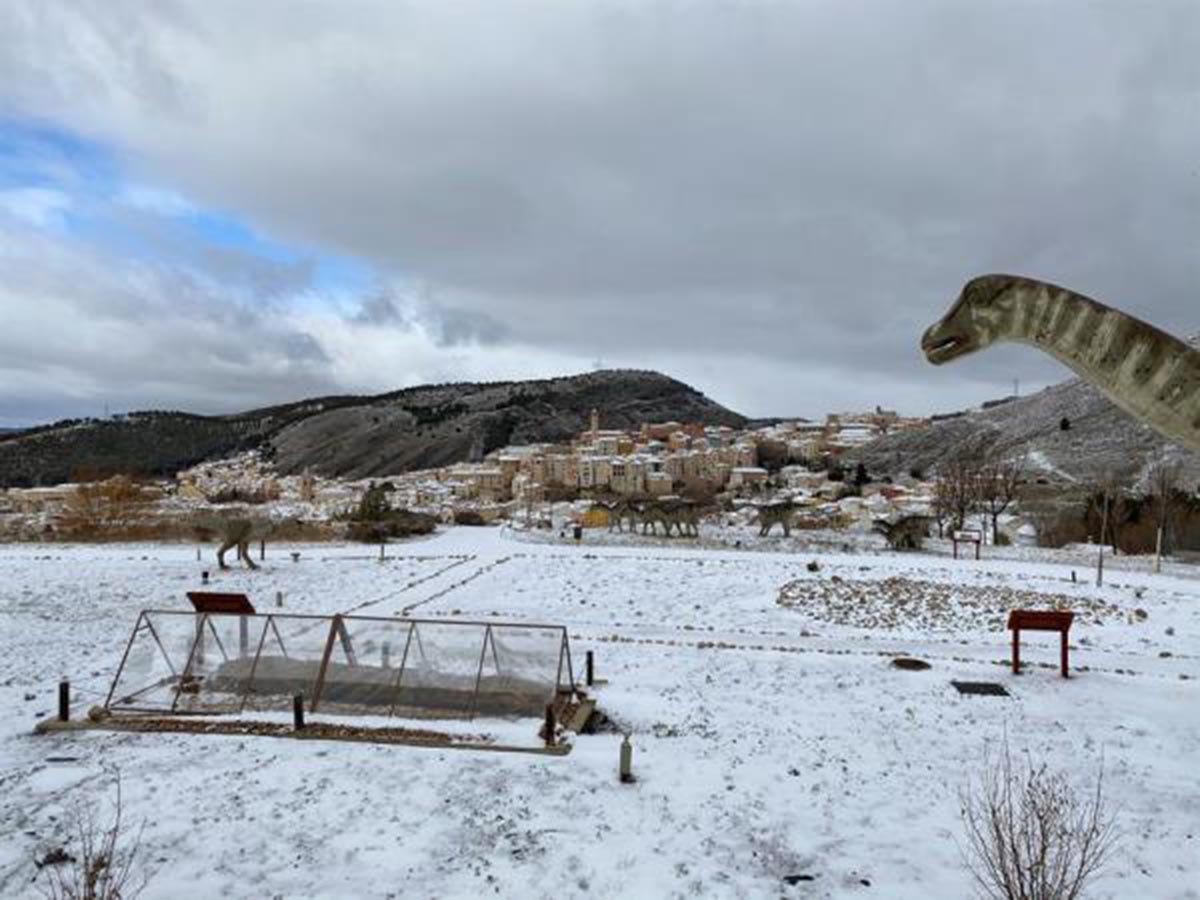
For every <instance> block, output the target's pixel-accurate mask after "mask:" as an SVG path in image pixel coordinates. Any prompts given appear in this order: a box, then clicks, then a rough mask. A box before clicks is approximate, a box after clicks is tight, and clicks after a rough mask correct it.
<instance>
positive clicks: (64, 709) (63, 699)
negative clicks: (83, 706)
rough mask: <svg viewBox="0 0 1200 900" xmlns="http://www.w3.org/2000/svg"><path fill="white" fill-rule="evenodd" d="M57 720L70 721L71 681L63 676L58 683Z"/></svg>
mask: <svg viewBox="0 0 1200 900" xmlns="http://www.w3.org/2000/svg"><path fill="white" fill-rule="evenodd" d="M58 721H60V722H69V721H71V682H69V681H67V679H65V678H64V679H63V680H62V681H60V682H59V683H58Z"/></svg>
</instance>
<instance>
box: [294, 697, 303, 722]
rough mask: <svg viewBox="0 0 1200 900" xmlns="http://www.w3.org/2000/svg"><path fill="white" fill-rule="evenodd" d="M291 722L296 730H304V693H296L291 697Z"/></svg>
mask: <svg viewBox="0 0 1200 900" xmlns="http://www.w3.org/2000/svg"><path fill="white" fill-rule="evenodd" d="M292 724H293V725H294V726H295V728H296V730H297V731H303V730H304V695H303V694H296V695H295V696H293V697H292Z"/></svg>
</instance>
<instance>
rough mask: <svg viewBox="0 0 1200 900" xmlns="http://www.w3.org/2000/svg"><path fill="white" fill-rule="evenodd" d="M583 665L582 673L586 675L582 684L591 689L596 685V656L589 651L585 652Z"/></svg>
mask: <svg viewBox="0 0 1200 900" xmlns="http://www.w3.org/2000/svg"><path fill="white" fill-rule="evenodd" d="M584 665H585V668H584V672H585V673H586V674H585V677H584V684H586V685H587V686H588V687H591V686H592V685H594V684H595V683H596V654H595V653H593V652H592V651H591V650H589V651H588V652H587V656H585V657H584Z"/></svg>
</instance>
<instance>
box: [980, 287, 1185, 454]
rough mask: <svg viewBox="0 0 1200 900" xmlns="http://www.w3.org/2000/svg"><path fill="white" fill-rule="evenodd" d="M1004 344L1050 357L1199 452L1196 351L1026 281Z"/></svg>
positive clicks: (1004, 326) (1003, 327) (1004, 328)
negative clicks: (1027, 346) (1031, 348)
mask: <svg viewBox="0 0 1200 900" xmlns="http://www.w3.org/2000/svg"><path fill="white" fill-rule="evenodd" d="M1014 290H1016V291H1017V297H1016V302H1015V303H1014V304H1013V305H1012V307H1011V308H1010V309H1009V311H1008V313H1007V315H1006V316H1005V318H1004V320H1002V321H1001V322H1000V323H999V329H1000V332H1001V334H1002V335H1003V337H1005V338H1007V339H1008V340H1012V341H1017V342H1020V343H1024V344H1030V345H1032V346H1034V347H1037V348H1038V349H1040V350H1042V351H1044V352H1046V353H1049V354H1050V355H1051V356H1054V357H1056V358H1057V359H1058V360H1059V361H1061V362H1062V363H1064V364H1065V365H1067V366H1068V367H1070V368H1071V369H1073V370H1074V371H1075V372H1076V373H1078V374H1079V375H1080V376H1082V377H1083V378H1084V379H1085V380H1086V381H1088V382H1090V383H1091V384H1093V385H1095V386H1096V387H1097V388H1099V389H1100V390H1101V391H1102V392H1103V393H1104V394H1105V395H1106V396H1107V397H1108V398H1109V399H1110V400H1112V401H1113V403H1115V404H1116V405H1117V406H1119V407H1121V409H1123V410H1125V411H1126V412H1127V413H1129V414H1130V415H1132V416H1134V417H1135V418H1137V419H1139V420H1141V421H1143V422H1145V423H1146V424H1147V425H1150V426H1151V427H1152V428H1154V429H1155V430H1156V431H1158V432H1159V433H1160V434H1162V435H1164V436H1165V437H1167V438H1169V439H1170V440H1172V441H1175V442H1176V443H1178V444H1180V445H1181V446H1184V447H1187V448H1188V449H1191V450H1195V451H1198V452H1200V351H1197V350H1195V349H1193V348H1192V347H1189V346H1188V345H1187V344H1185V343H1184V342H1183V341H1181V340H1179V339H1178V338H1175V337H1172V336H1171V335H1169V334H1167V333H1166V332H1164V331H1160V330H1159V329H1158V328H1155V327H1154V326H1153V325H1149V324H1147V323H1146V322H1143V321H1141V320H1140V319H1136V318H1134V317H1133V316H1130V315H1127V314H1126V313H1123V312H1121V311H1120V310H1116V309H1112V308H1111V307H1108V306H1105V305H1104V304H1103V303H1098V302H1096V301H1095V300H1092V299H1090V298H1088V297H1084V296H1082V295H1080V294H1076V293H1074V292H1073V291H1068V290H1066V289H1064V288H1060V287H1055V286H1054V285H1049V284H1045V283H1043V282H1037V281H1031V280H1030V281H1026V282H1025V283H1024V284H1022V285H1021V286H1020V287H1017V288H1014Z"/></svg>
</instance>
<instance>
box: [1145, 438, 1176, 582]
mask: <svg viewBox="0 0 1200 900" xmlns="http://www.w3.org/2000/svg"><path fill="white" fill-rule="evenodd" d="M1179 480H1180V478H1179V464H1178V463H1174V462H1167V461H1165V460H1164V461H1162V462H1158V463H1156V464H1155V465H1154V466H1153V468H1151V470H1150V494H1151V496H1152V497H1153V498H1154V513H1155V516H1154V518H1155V525H1156V527H1155V535H1154V571H1155V572H1161V571H1162V556H1163V544H1164V541H1165V538H1166V534H1167V525H1168V522H1169V520H1170V518H1171V513H1172V512H1173V511H1174V508H1175V507H1176V506H1177V505H1178V504H1177V502H1176V501H1177V500H1178V495H1179Z"/></svg>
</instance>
